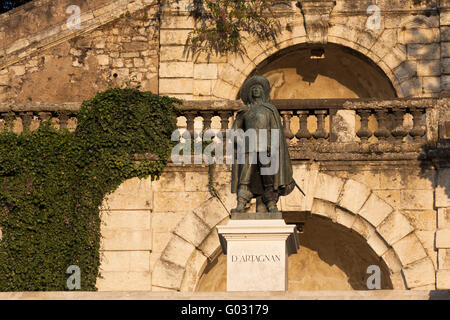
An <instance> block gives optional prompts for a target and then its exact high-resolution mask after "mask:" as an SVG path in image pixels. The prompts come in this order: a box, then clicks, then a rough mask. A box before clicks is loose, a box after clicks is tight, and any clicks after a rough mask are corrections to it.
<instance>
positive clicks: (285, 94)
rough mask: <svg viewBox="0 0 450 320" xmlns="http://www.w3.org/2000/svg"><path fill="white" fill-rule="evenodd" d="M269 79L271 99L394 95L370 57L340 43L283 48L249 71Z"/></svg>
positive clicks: (382, 73) (381, 96)
mask: <svg viewBox="0 0 450 320" xmlns="http://www.w3.org/2000/svg"><path fill="white" fill-rule="evenodd" d="M254 74H260V75H263V76H265V77H266V78H268V79H269V81H270V84H271V89H272V90H271V98H272V99H332V98H335V99H338V98H384V99H389V98H395V97H396V96H397V95H396V92H395V89H394V88H393V86H392V84H391V81H390V80H389V78H388V77H387V76H386V74H385V73H384V72H383V70H382V69H381V68H380V67H378V66H377V65H376V64H375V63H374V62H372V61H371V60H370V59H369V58H367V57H365V56H364V55H362V54H361V53H359V52H357V51H355V50H353V49H351V48H348V47H344V46H341V45H336V44H331V43H329V44H327V45H321V46H317V45H309V44H299V45H295V46H291V47H288V48H286V49H284V50H280V51H278V52H277V53H275V54H273V55H271V56H269V57H268V58H267V59H265V60H264V61H263V62H261V63H260V64H259V65H258V66H257V67H256V68H255V69H254V70H253V72H252V73H251V74H250V75H249V76H252V75H254Z"/></svg>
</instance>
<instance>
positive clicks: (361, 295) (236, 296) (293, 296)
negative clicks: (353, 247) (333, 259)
mask: <svg viewBox="0 0 450 320" xmlns="http://www.w3.org/2000/svg"><path fill="white" fill-rule="evenodd" d="M118 299H120V300H336V299H347V300H432V299H438V300H450V290H442V291H440V290H423V291H422V290H415V291H410V290H373V291H347V290H346V291H291V292H251V293H249V292H214V294H211V292H176V291H160V292H151V291H142V292H137V291H119V292H108V291H104V292H86V291H82V292H0V300H118Z"/></svg>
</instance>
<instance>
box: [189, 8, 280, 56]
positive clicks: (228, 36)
mask: <svg viewBox="0 0 450 320" xmlns="http://www.w3.org/2000/svg"><path fill="white" fill-rule="evenodd" d="M277 2H278V1H277V0H194V1H193V9H192V11H191V12H192V16H193V17H194V19H195V27H194V30H193V31H192V32H191V33H190V35H189V37H188V40H187V43H186V45H187V46H188V47H189V49H190V50H191V52H192V53H193V55H194V56H198V55H199V54H201V53H205V54H207V55H211V54H215V55H218V54H220V55H226V54H229V53H237V54H244V53H245V52H246V50H245V46H244V45H243V43H245V39H246V37H248V36H250V37H253V36H254V37H256V38H257V39H259V40H261V41H276V36H277V34H278V33H279V32H280V30H281V25H280V23H279V22H278V21H277V19H276V18H275V16H274V13H273V11H272V8H273V7H274V6H275V5H276V4H277Z"/></svg>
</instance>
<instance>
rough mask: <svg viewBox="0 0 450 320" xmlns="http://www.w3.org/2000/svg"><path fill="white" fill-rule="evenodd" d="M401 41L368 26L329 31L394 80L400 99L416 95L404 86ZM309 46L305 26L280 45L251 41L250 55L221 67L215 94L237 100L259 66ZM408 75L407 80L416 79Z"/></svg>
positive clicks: (330, 36)
mask: <svg viewBox="0 0 450 320" xmlns="http://www.w3.org/2000/svg"><path fill="white" fill-rule="evenodd" d="M397 38H398V34H397V29H382V30H379V31H378V30H375V31H371V30H368V29H367V28H364V26H356V27H354V28H351V27H350V26H349V25H343V24H336V25H332V26H331V27H330V28H329V32H328V42H329V43H332V44H337V45H341V46H344V47H348V48H351V49H353V50H355V51H356V52H358V53H360V54H362V55H363V56H365V57H366V58H368V59H369V60H371V61H372V62H373V63H374V64H375V65H377V66H378V67H379V68H380V69H381V70H382V71H383V72H384V74H385V75H386V77H387V78H388V79H389V80H390V82H391V84H392V86H393V87H394V89H395V91H396V93H397V96H398V97H407V96H412V95H415V92H412V91H410V90H411V89H410V88H409V87H408V86H402V83H403V82H404V81H405V80H407V79H408V78H405V70H404V67H405V66H403V67H402V64H403V63H404V62H405V61H406V60H407V56H406V52H405V51H404V49H403V48H402V46H401V45H400V44H398V41H397ZM307 43H308V41H307V36H306V32H305V29H304V26H303V24H302V23H296V24H295V25H293V27H292V31H291V32H283V33H282V34H281V35H280V37H279V38H278V43H277V45H274V44H273V43H261V42H260V41H258V40H249V41H248V43H247V45H246V48H247V54H246V55H242V56H236V55H235V56H230V57H229V60H228V62H227V63H226V64H224V65H223V66H222V67H220V69H219V72H218V80H217V81H216V83H215V85H214V90H213V91H212V92H214V94H215V95H216V97H217V98H220V99H228V100H235V99H236V98H237V96H238V93H239V90H240V88H241V86H242V84H243V83H244V81H245V80H246V79H247V77H248V76H249V75H250V74H251V73H252V71H253V70H254V69H255V68H256V67H257V66H258V64H259V63H261V62H262V61H264V60H266V59H267V58H269V57H270V56H272V55H274V54H276V53H277V52H280V51H281V50H284V49H286V48H288V47H292V46H295V45H301V44H307ZM406 67H407V66H406ZM406 74H407V77H412V76H414V75H413V74H409V73H407V72H406Z"/></svg>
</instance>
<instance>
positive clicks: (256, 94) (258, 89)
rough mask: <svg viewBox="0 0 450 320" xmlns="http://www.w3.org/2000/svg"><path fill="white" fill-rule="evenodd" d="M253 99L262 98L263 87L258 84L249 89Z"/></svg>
mask: <svg viewBox="0 0 450 320" xmlns="http://www.w3.org/2000/svg"><path fill="white" fill-rule="evenodd" d="M251 92H252V97H253V98H261V97H263V96H264V90H263V87H262V86H261V85H260V84H256V85H254V86H253V87H252V89H251Z"/></svg>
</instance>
